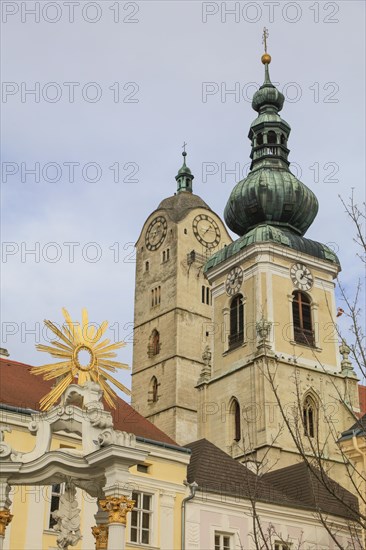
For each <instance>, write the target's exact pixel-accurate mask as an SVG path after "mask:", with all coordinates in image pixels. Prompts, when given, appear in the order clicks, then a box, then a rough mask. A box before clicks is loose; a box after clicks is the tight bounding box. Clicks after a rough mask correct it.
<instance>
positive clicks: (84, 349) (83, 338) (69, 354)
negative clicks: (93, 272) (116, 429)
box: [31, 308, 131, 411]
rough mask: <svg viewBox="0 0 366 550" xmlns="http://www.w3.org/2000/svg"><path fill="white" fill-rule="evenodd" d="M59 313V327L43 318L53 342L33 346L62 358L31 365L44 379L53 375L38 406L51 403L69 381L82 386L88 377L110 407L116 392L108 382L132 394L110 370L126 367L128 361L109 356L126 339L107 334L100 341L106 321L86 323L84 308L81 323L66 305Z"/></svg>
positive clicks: (86, 317) (44, 407) (105, 328)
mask: <svg viewBox="0 0 366 550" xmlns="http://www.w3.org/2000/svg"><path fill="white" fill-rule="evenodd" d="M62 313H63V315H64V317H65V321H66V323H65V324H64V325H63V326H62V327H61V330H60V329H59V328H58V327H57V326H56V325H55V324H54V323H52V322H51V321H47V320H45V322H44V323H45V325H46V327H47V328H49V329H50V330H51V331H52V332H53V333H54V334H55V336H56V337H57V340H56V339H55V340H52V341H51V344H52V346H45V345H43V344H38V345H37V346H36V347H37V349H38V350H39V351H44V352H46V353H49V354H50V355H52V357H56V358H58V359H60V360H61V361H60V362H59V363H49V364H47V365H42V366H41V367H33V368H32V369H31V373H32V374H43V378H44V380H52V379H54V378H56V383H55V385H54V387H53V388H52V389H51V391H50V392H49V393H48V394H47V395H45V396H44V397H43V398H42V399H41V401H40V406H41V410H43V411H44V410H47V409H49V408H50V407H52V405H54V404H55V403H56V401H58V399H59V398H60V397H61V395H62V394H63V393H64V391H65V390H66V388H67V387H68V386H69V385H70V384H76V383H77V384H79V385H80V386H81V385H83V384H85V382H89V381H93V382H96V383H97V384H99V385H100V387H101V388H102V390H103V392H104V399H105V400H106V402H107V403H108V405H109V406H110V407H113V408H115V407H116V406H115V403H114V402H115V400H116V399H117V394H116V393H115V392H114V391H113V390H112V388H111V387H110V386H109V383H108V382H111V383H112V384H113V385H114V386H116V387H117V388H118V389H120V390H121V391H123V392H124V393H125V394H127V395H131V392H130V390H129V389H128V388H126V386H124V385H123V384H121V383H120V382H119V381H118V380H116V379H115V378H114V377H113V376H111V375H110V374H109V373H110V372H116V371H117V369H128V366H127V365H124V364H123V363H119V362H118V361H112V360H111V358H112V357H116V353H115V352H114V350H116V349H118V348H121V347H123V346H125V343H124V342H115V343H113V344H111V342H110V340H109V339H108V338H106V339H105V340H103V341H102V342H100V339H101V338H102V336H103V334H104V333H105V331H106V330H107V328H108V322H107V321H103V323H102V324H101V325H99V326H98V327H97V328H96V327H95V326H94V324H92V323H89V320H88V312H87V310H86V309H83V310H82V322H81V324H80V323H74V322H73V321H72V320H71V317H70V315H69V313H68V311H67V310H66V309H65V308H63V310H62Z"/></svg>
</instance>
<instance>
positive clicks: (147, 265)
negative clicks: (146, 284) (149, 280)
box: [145, 262, 150, 271]
mask: <svg viewBox="0 0 366 550" xmlns="http://www.w3.org/2000/svg"><path fill="white" fill-rule="evenodd" d="M149 269H150V264H149V262H145V271H149Z"/></svg>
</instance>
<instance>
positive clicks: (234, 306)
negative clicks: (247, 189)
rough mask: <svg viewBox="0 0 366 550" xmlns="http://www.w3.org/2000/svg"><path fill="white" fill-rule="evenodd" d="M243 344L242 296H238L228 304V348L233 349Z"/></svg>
mask: <svg viewBox="0 0 366 550" xmlns="http://www.w3.org/2000/svg"><path fill="white" fill-rule="evenodd" d="M243 342H244V304H243V296H242V295H241V294H238V295H237V296H235V297H234V298H233V299H232V300H231V304H230V334H229V347H230V348H235V347H237V346H240V345H241V344H242V343H243Z"/></svg>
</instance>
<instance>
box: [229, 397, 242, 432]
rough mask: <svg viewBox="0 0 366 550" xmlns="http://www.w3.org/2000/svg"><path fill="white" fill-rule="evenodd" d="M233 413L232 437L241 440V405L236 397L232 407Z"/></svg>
mask: <svg viewBox="0 0 366 550" xmlns="http://www.w3.org/2000/svg"><path fill="white" fill-rule="evenodd" d="M230 412H231V414H232V418H233V421H232V439H233V440H234V441H240V439H241V425H240V405H239V402H238V400H237V399H236V398H234V399H233V401H232V403H231V407H230Z"/></svg>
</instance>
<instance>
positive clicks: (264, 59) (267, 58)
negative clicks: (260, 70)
mask: <svg viewBox="0 0 366 550" xmlns="http://www.w3.org/2000/svg"><path fill="white" fill-rule="evenodd" d="M268 37H269V32H268V29H267V28H266V27H264V29H263V39H262V44H264V52H265V53H264V54H263V55H262V63H263V65H268V64H269V63H271V56H270V55H269V53H267V38H268Z"/></svg>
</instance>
